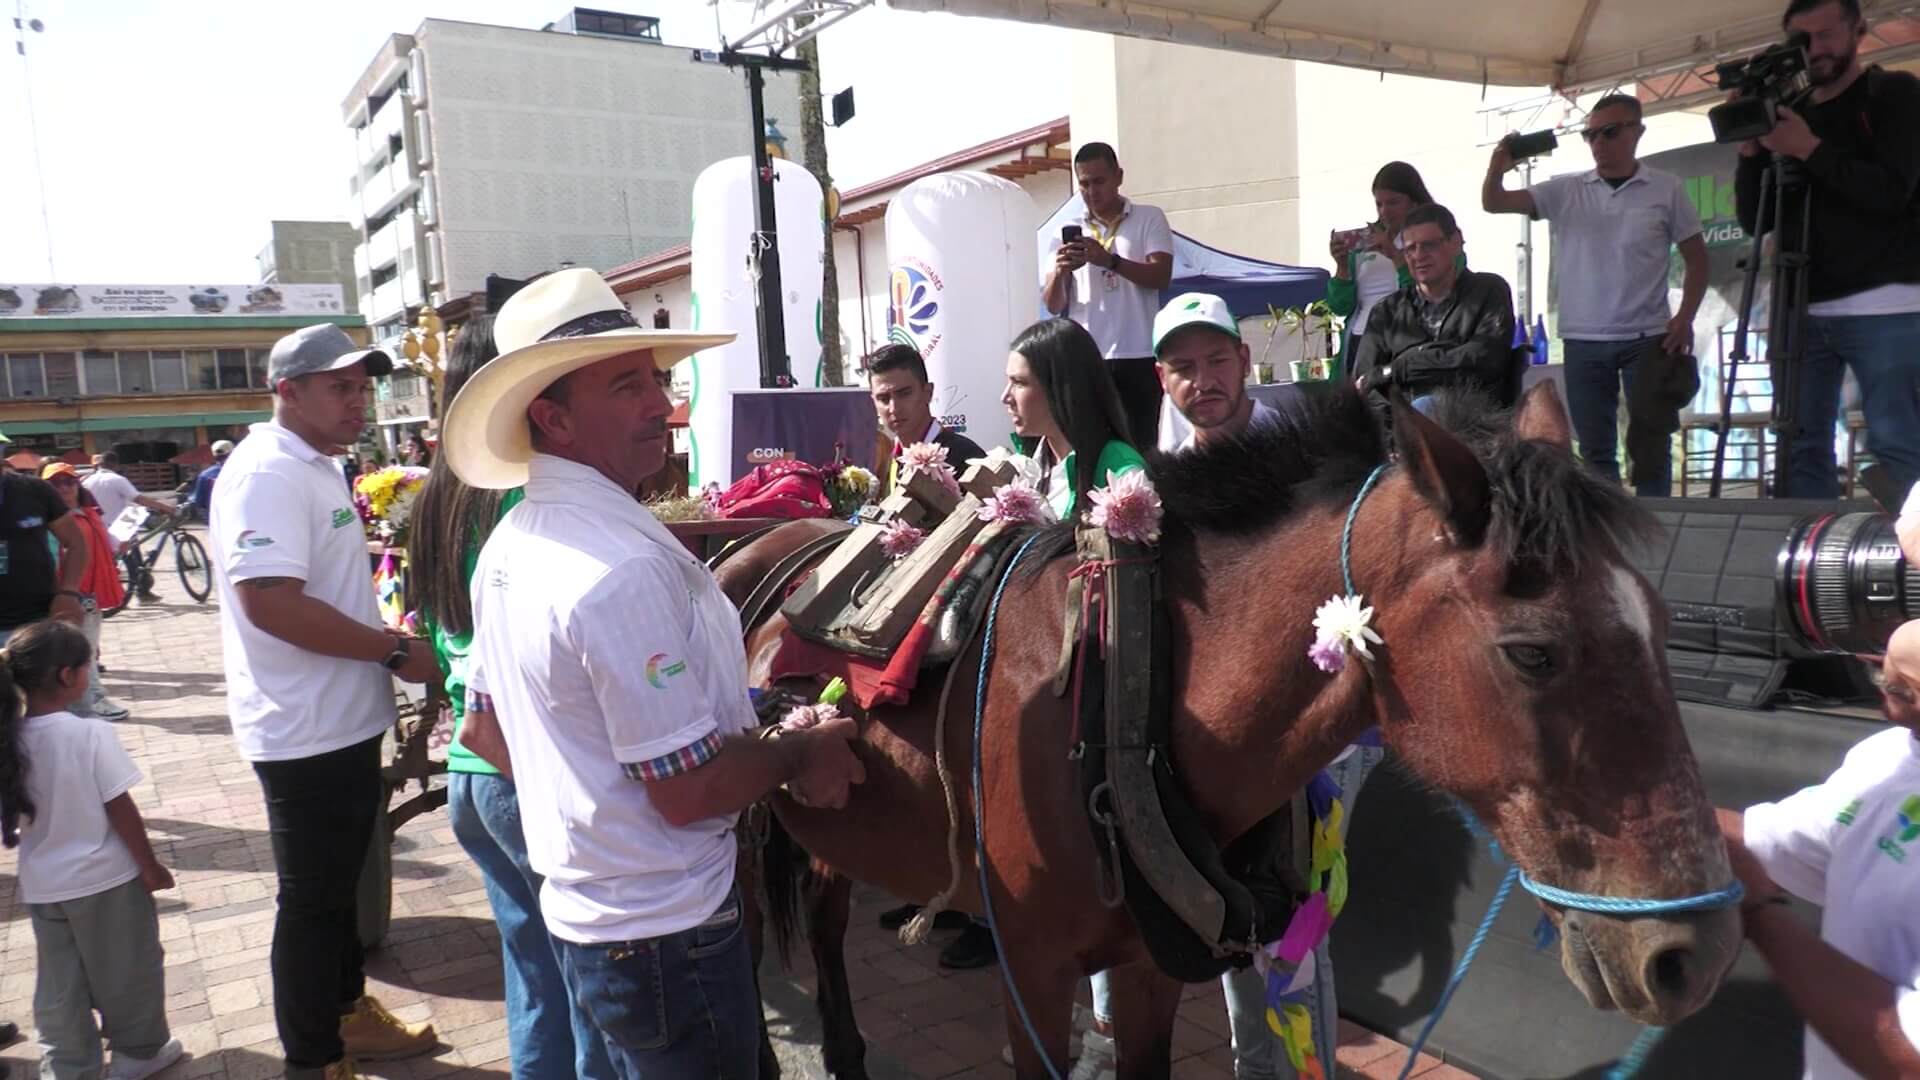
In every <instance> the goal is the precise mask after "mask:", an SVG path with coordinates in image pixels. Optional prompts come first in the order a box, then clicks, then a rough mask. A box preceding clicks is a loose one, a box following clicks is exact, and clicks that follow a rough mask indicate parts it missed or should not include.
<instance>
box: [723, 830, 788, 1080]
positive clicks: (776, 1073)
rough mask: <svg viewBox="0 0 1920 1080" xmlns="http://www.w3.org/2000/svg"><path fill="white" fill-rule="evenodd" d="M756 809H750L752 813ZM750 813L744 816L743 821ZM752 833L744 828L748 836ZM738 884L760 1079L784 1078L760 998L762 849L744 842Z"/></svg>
mask: <svg viewBox="0 0 1920 1080" xmlns="http://www.w3.org/2000/svg"><path fill="white" fill-rule="evenodd" d="M753 812H754V811H752V810H748V811H747V814H748V815H750V814H752V813H753ZM745 820H746V815H743V816H742V821H743V822H744V821H745ZM751 832H752V830H751V829H748V828H742V829H741V834H742V837H743V838H744V837H745V836H746V835H748V834H750V833H751ZM733 880H734V883H735V884H736V885H737V886H738V887H739V890H740V918H741V920H742V921H743V922H744V923H745V924H746V928H747V953H748V955H749V956H751V957H752V958H753V1004H754V1009H753V1015H754V1016H755V1017H756V1018H758V1020H759V1021H760V1080H780V1059H779V1057H777V1056H776V1055H775V1054H774V1052H773V1037H772V1036H771V1035H769V1034H768V1033H767V1010H766V1004H765V1002H763V1001H762V1000H761V998H760V962H761V961H762V960H763V959H765V958H766V955H767V928H766V923H765V920H764V919H762V918H761V912H760V852H759V851H758V850H757V849H756V848H755V846H754V845H752V844H750V843H747V842H745V841H744V839H743V841H742V843H741V844H740V854H739V858H738V859H737V860H736V862H735V866H734V879H733Z"/></svg>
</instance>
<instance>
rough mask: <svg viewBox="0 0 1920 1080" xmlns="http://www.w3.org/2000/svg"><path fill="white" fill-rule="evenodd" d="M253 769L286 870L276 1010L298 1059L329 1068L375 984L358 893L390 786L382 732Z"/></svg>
mask: <svg viewBox="0 0 1920 1080" xmlns="http://www.w3.org/2000/svg"><path fill="white" fill-rule="evenodd" d="M253 771H254V774H255V775H256V776H258V777H259V778H260V787H261V788H262V789H263V790H264V791H265V792H266V796H267V828H268V831H269V832H270V833H271V834H272V837H273V865H274V869H275V870H276V871H278V872H279V875H280V896H279V904H280V912H279V915H278V916H277V917H276V918H275V919H274V923H273V961H272V962H273V1019H274V1022H275V1023H276V1024H277V1025H278V1026H279V1028H280V1044H281V1046H282V1048H284V1050H285V1051H286V1058H287V1065H288V1066H289V1067H292V1068H305V1069H313V1068H323V1067H325V1066H327V1065H331V1064H333V1063H334V1062H336V1061H338V1060H340V1058H341V1057H342V1056H343V1054H344V1049H343V1047H342V1045H341V1042H340V1019H341V1017H342V1016H343V1015H345V1014H346V1013H348V1012H350V1011H352V1008H353V1005H354V1003H355V1002H357V1001H359V1000H360V996H361V995H362V994H364V993H366V972H365V969H364V966H363V964H362V959H363V958H362V956H361V950H360V927H359V917H358V911H357V905H356V903H355V898H356V896H357V894H358V892H359V887H360V869H361V867H362V866H363V865H365V863H366V859H367V845H368V844H370V843H372V841H373V824H374V818H375V815H376V813H377V810H378V806H379V800H380V795H381V779H380V737H379V736H375V737H374V738H371V739H368V740H366V741H365V742H362V743H357V744H355V745H353V746H349V747H346V748H344V749H341V750H334V751H331V752H329V753H325V754H318V755H315V756H314V757H309V758H296V759H294V760H292V761H259V762H255V763H254V766H253Z"/></svg>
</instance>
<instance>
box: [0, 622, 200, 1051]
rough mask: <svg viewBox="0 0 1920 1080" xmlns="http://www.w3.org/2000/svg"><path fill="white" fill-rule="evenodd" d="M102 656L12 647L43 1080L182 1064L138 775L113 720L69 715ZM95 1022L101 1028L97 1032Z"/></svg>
mask: <svg viewBox="0 0 1920 1080" xmlns="http://www.w3.org/2000/svg"><path fill="white" fill-rule="evenodd" d="M92 662H93V648H92V646H91V645H89V644H88V643H87V637H86V634H85V633H84V632H82V631H81V630H80V628H79V627H77V626H73V625H71V624H69V623H64V622H59V621H57V620H53V619H48V620H46V621H44V622H37V623H33V624H31V625H29V626H26V627H23V628H21V629H20V630H18V631H16V632H15V633H14V634H13V636H12V637H11V639H9V640H8V641H7V643H6V646H5V647H4V648H0V842H4V843H5V844H6V846H7V847H19V848H20V871H19V889H20V899H21V900H23V901H24V902H25V903H26V904H27V910H28V912H29V913H30V915H31V916H32V919H33V937H34V942H35V944H36V945H37V947H38V952H39V970H38V972H37V973H36V978H35V980H34V988H33V1018H34V1024H35V1026H37V1027H38V1028H39V1029H40V1045H41V1049H42V1056H43V1058H44V1061H43V1062H42V1065H41V1075H42V1076H43V1077H49V1078H51V1080H68V1078H70V1077H72V1078H78V1077H97V1076H100V1075H102V1063H103V1056H104V1055H103V1053H102V1046H101V1037H102V1034H103V1029H104V1035H105V1038H106V1041H107V1042H108V1043H110V1044H111V1045H112V1048H113V1064H112V1066H111V1067H109V1068H107V1069H106V1070H105V1076H106V1077H107V1080H144V1078H145V1077H148V1076H152V1075H153V1074H154V1073H157V1072H159V1071H160V1070H162V1069H164V1068H166V1067H167V1066H169V1065H171V1064H173V1063H174V1062H175V1061H177V1060H179V1058H180V1054H181V1046H180V1040H178V1039H175V1038H173V1037H172V1035H171V1033H170V1032H169V1031H168V1029H167V991H166V982H165V975H164V973H163V970H162V963H163V961H164V956H165V953H164V952H163V951H162V950H161V948H160V921H159V916H158V915H157V914H156V913H155V911H154V906H153V897H152V895H150V894H151V893H153V892H156V891H158V890H160V889H171V888H173V875H172V874H170V873H168V872H167V868H166V867H164V866H161V865H160V862H159V860H157V859H155V858H154V855H153V847H152V845H150V844H149V843H147V831H146V826H145V824H144V823H142V822H141V820H140V811H139V809H138V808H136V807H135V806H134V805H133V797H132V796H131V795H129V794H128V792H129V791H130V790H131V789H132V788H133V786H134V785H135V784H137V783H139V782H140V770H139V769H138V768H136V767H135V766H134V764H133V759H131V758H129V757H128V756H127V752H126V751H125V750H123V749H121V747H120V743H119V741H118V740H117V739H116V738H115V737H114V734H113V729H112V728H111V727H109V726H108V725H107V724H105V723H103V722H102V721H99V720H95V719H90V718H83V717H79V716H75V715H74V714H73V713H71V712H69V711H67V709H68V706H70V705H72V704H73V703H74V702H75V701H78V700H79V699H80V698H81V697H83V696H84V695H85V694H86V692H87V682H88V675H89V673H90V671H91V667H92ZM95 1010H98V1011H99V1013H100V1019H101V1023H100V1024H99V1025H96V1024H95V1023H94V1019H93V1014H94V1012H95Z"/></svg>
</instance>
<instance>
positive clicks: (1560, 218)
mask: <svg viewBox="0 0 1920 1080" xmlns="http://www.w3.org/2000/svg"><path fill="white" fill-rule="evenodd" d="M1645 131H1646V125H1645V124H1643V123H1641V122H1640V102H1639V101H1637V100H1635V99H1634V98H1631V97H1628V96H1627V95H1625V94H1609V95H1607V96H1606V97H1603V98H1601V99H1600V100H1599V101H1597V102H1595V103H1594V106H1593V110H1592V111H1591V112H1589V113H1588V114H1587V125H1586V128H1585V130H1583V131H1581V132H1580V135H1581V137H1582V138H1584V139H1586V141H1587V148H1588V149H1589V150H1590V151H1591V152H1592V154H1593V166H1594V167H1593V169H1592V170H1590V171H1588V172H1584V173H1574V174H1571V175H1567V176H1556V177H1554V178H1553V179H1551V180H1548V181H1546V182H1544V183H1540V184H1535V185H1533V186H1532V187H1530V188H1528V189H1527V190H1525V191H1508V190H1506V187H1505V176H1506V173H1507V172H1508V171H1509V170H1511V169H1512V168H1513V166H1514V155H1513V152H1512V150H1511V148H1510V147H1509V145H1508V143H1507V140H1505V139H1502V140H1501V141H1500V144H1499V145H1498V146H1495V147H1494V149H1493V158H1492V160H1491V161H1489V162H1488V163H1487V178H1486V181H1485V182H1484V183H1483V184H1482V186H1481V191H1480V202H1481V205H1482V207H1484V208H1485V209H1486V211H1487V212H1488V213H1490V214H1531V215H1533V216H1534V217H1540V218H1545V219H1547V221H1548V222H1549V223H1550V224H1551V226H1552V230H1553V233H1552V235H1553V263H1554V269H1555V274H1556V276H1557V277H1558V278H1559V281H1560V337H1561V342H1562V345H1563V347H1564V351H1565V359H1566V375H1567V409H1568V411H1569V412H1570V413H1572V416H1573V429H1574V433H1575V434H1576V435H1577V436H1579V440H1580V456H1581V457H1582V458H1584V459H1585V460H1586V462H1587V464H1588V465H1589V466H1591V467H1592V468H1593V469H1594V470H1596V471H1598V472H1599V473H1600V474H1601V475H1603V476H1606V477H1607V478H1608V479H1610V480H1613V481H1615V482H1618V481H1619V479H1620V463H1619V459H1618V456H1617V454H1616V452H1615V445H1616V441H1617V432H1618V429H1619V416H1620V392H1621V387H1622V386H1623V385H1624V386H1625V388H1626V391H1627V398H1628V408H1629V410H1630V411H1631V410H1633V409H1634V408H1635V405H1636V402H1639V403H1642V408H1641V411H1642V412H1643V413H1651V412H1652V411H1653V410H1652V409H1650V408H1645V407H1644V403H1645V402H1646V397H1647V396H1646V395H1644V394H1643V395H1639V396H1638V397H1636V395H1635V394H1634V393H1633V386H1634V379H1635V377H1636V376H1639V377H1641V378H1648V379H1655V380H1659V379H1661V378H1662V372H1659V371H1655V370H1653V369H1654V368H1655V367H1656V366H1664V365H1665V364H1666V363H1667V362H1668V359H1669V358H1670V357H1676V356H1681V355H1689V356H1690V355H1691V354H1692V353H1693V319H1694V316H1695V314H1697V313H1698V312H1699V310H1700V301H1701V298H1702V297H1704V296H1705V295H1706V292H1707V242H1706V239H1705V238H1704V237H1703V236H1702V235H1701V232H1700V214H1699V212H1698V211H1696V210H1695V209H1694V206H1693V200H1691V199H1689V198H1688V197H1687V191H1686V186H1685V185H1684V184H1682V183H1681V181H1680V178H1679V177H1677V176H1674V175H1673V174H1671V173H1667V172H1662V171H1661V170H1659V169H1653V168H1649V167H1647V166H1646V165H1643V164H1641V162H1640V160H1639V157H1638V156H1637V154H1636V151H1637V150H1638V148H1639V146H1640V136H1641V135H1642V134H1643V133H1644V132H1645ZM1676 245H1677V246H1678V247H1679V249H1680V257H1681V259H1682V260H1683V261H1684V262H1685V264H1686V277H1685V279H1684V280H1683V282H1682V284H1681V291H1680V310H1679V311H1678V312H1677V313H1676V312H1672V311H1671V310H1670V309H1669V307H1668V303H1667V266H1668V263H1669V259H1670V257H1671V253H1672V251H1673V248H1674V246H1676ZM1643 389H1644V388H1643ZM1680 404H1685V403H1684V402H1682V403H1680ZM1677 409H1678V406H1675V407H1674V411H1676V412H1677ZM1632 419H1633V421H1634V422H1635V423H1636V424H1643V425H1644V424H1647V423H1649V422H1651V421H1653V420H1654V417H1652V416H1643V415H1635V416H1633V418H1632ZM1669 419H1670V422H1669V423H1668V424H1667V425H1666V426H1660V425H1658V424H1655V425H1654V427H1655V430H1657V431H1671V430H1673V428H1674V427H1675V426H1677V425H1676V424H1673V423H1671V418H1669ZM1669 443H1670V440H1669V439H1661V440H1658V445H1662V446H1665V445H1668V444H1669ZM1628 448H1629V449H1630V450H1633V449H1637V448H1636V447H1635V446H1634V445H1633V440H1631V439H1630V440H1629V442H1628ZM1634 456H1635V457H1636V458H1638V457H1640V456H1641V454H1639V453H1635V455H1634ZM1648 456H1650V457H1655V458H1657V460H1651V461H1639V460H1636V461H1635V462H1634V463H1633V473H1634V476H1633V480H1634V489H1635V490H1636V491H1637V492H1638V493H1639V494H1641V495H1652V496H1660V497H1665V496H1666V495H1667V494H1669V493H1670V491H1671V489H1672V485H1673V458H1672V455H1671V453H1652V454H1649V455H1648Z"/></svg>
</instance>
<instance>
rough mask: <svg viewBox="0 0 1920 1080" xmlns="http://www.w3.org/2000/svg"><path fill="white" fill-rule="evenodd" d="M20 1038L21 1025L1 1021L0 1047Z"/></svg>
mask: <svg viewBox="0 0 1920 1080" xmlns="http://www.w3.org/2000/svg"><path fill="white" fill-rule="evenodd" d="M19 1037H20V1025H19V1024H16V1023H14V1022H13V1021H11V1020H0V1046H4V1045H6V1044H7V1043H10V1042H12V1041H13V1040H15V1039H17V1038H19Z"/></svg>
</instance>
